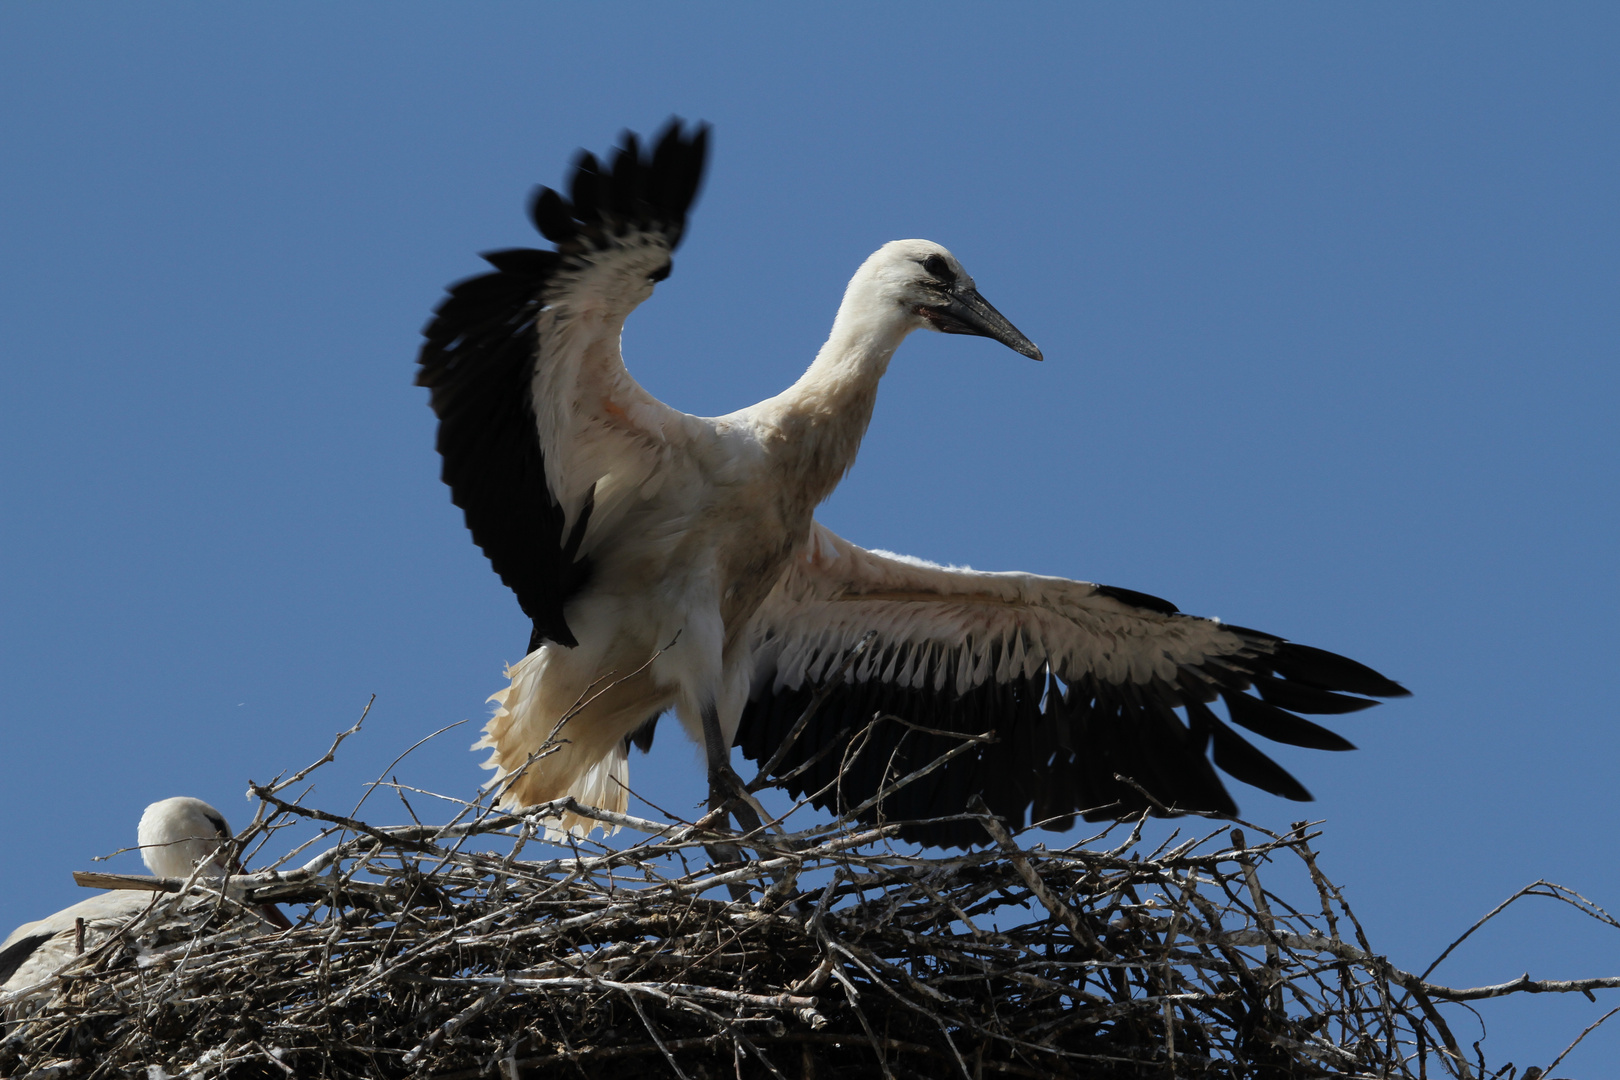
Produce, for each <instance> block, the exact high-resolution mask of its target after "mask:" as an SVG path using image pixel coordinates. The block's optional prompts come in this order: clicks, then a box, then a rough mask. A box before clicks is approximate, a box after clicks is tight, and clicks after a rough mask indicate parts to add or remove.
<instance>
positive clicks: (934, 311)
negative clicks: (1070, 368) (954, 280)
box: [919, 285, 1042, 360]
mask: <svg viewBox="0 0 1620 1080" xmlns="http://www.w3.org/2000/svg"><path fill="white" fill-rule="evenodd" d="M919 310H920V312H921V314H922V316H923V318H925V319H927V320H928V321H929V322H930V323H932V324H933V326H934V329H936V330H942V331H944V332H945V333H947V334H972V335H974V336H975V337H987V338H993V339H995V340H996V341H999V342H1001V343H1002V344H1003V345H1005V346H1007V348H1009V349H1011V350H1012V351H1013V352H1015V353H1021V354H1023V355H1024V356H1027V357H1029V358H1030V359H1031V360H1040V359H1042V357H1041V350H1040V349H1037V348H1036V347H1035V343H1034V342H1033V341H1031V340H1029V338H1027V337H1025V336H1024V335H1023V334H1021V333H1019V332H1018V327H1016V326H1014V325H1013V324H1012V323H1010V322H1008V321H1007V317H1006V316H1005V315H1003V314H1002V313H1001V312H999V311H997V310H996V309H995V308H994V307H993V306H991V304H990V301H988V300H986V299H985V298H984V297H982V296H980V295H979V290H977V289H975V288H974V287H973V286H971V285H959V286H958V287H957V288H956V289H953V290H952V291H951V300H950V303H949V304H947V305H945V306H944V307H925V308H921V309H919Z"/></svg>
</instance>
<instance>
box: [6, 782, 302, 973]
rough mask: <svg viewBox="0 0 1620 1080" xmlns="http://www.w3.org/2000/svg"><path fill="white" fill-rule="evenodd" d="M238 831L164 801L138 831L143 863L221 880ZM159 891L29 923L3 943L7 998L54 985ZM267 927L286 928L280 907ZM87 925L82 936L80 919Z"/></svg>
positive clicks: (193, 802) (265, 911) (166, 872)
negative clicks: (85, 951)
mask: <svg viewBox="0 0 1620 1080" xmlns="http://www.w3.org/2000/svg"><path fill="white" fill-rule="evenodd" d="M233 835H235V834H233V833H232V832H231V827H230V826H229V825H227V824H226V823H225V818H224V816H223V815H222V814H220V812H219V811H218V810H215V809H214V808H213V807H212V806H209V805H208V804H207V803H205V802H203V801H202V800H201V799H192V798H186V797H183V796H182V797H177V798H173V799H163V800H161V801H159V802H155V803H153V804H152V805H151V806H148V807H147V808H146V812H145V813H143V814H142V815H141V823H140V825H139V826H138V827H137V829H136V842H137V843H138V844H140V848H141V859H142V860H143V861H144V862H145V863H146V868H147V869H148V870H150V871H151V872H152V873H153V874H155V875H157V876H158V877H163V878H182V879H184V878H189V877H191V876H192V874H193V873H197V875H198V877H200V878H209V879H212V878H221V877H224V876H225V875H226V874H227V873H230V872H231V871H232V870H233V868H234V867H233V865H232V863H231V858H230V846H229V845H230V842H231V838H232V836H233ZM154 899H155V897H154V896H153V894H152V893H149V892H142V891H127V890H118V891H115V892H104V893H97V894H96V895H94V896H92V897H90V898H89V899H88V900H81V901H79V902H78V903H77V904H74V905H73V906H72V907H67V908H63V909H62V910H61V911H58V912H57V913H56V914H54V915H48V916H46V917H45V918H43V919H39V920H36V921H35V922H29V923H23V924H22V925H21V926H19V927H17V929H15V930H13V931H12V932H11V935H10V936H9V937H7V938H6V940H5V941H4V942H3V943H0V998H4V997H5V996H6V995H9V994H14V993H17V992H19V991H23V990H27V989H29V988H31V987H36V986H38V985H39V984H41V983H45V982H47V980H49V979H50V978H51V976H53V975H55V974H56V973H57V972H58V971H60V970H61V969H62V968H63V967H65V966H66V965H67V964H69V963H70V962H72V960H73V958H74V957H75V956H76V955H78V953H79V950H80V949H81V948H83V949H89V948H93V947H94V946H96V945H97V944H99V943H100V942H102V941H103V940H105V939H106V938H107V937H109V936H110V935H112V934H115V933H117V932H118V931H120V930H122V929H123V928H124V927H125V926H127V925H129V923H130V922H131V921H133V920H134V919H135V918H137V917H138V916H140V915H141V914H143V913H144V912H145V911H146V910H147V909H148V908H150V907H151V906H152V902H153V900H154ZM259 912H260V914H261V915H262V916H263V917H264V918H265V919H266V921H267V922H270V923H273V924H275V925H277V926H280V927H283V928H285V927H287V926H290V925H291V924H290V923H288V922H287V918H286V916H284V915H282V914H281V912H280V910H279V909H277V908H275V907H274V906H270V905H266V906H265V907H263V908H260V909H259ZM81 919H82V920H84V930H83V933H82V936H81V933H80V930H79V920H81Z"/></svg>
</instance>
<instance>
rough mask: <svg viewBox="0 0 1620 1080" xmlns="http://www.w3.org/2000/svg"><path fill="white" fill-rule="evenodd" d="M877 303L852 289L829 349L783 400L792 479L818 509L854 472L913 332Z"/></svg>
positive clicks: (898, 310)
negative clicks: (880, 394)
mask: <svg viewBox="0 0 1620 1080" xmlns="http://www.w3.org/2000/svg"><path fill="white" fill-rule="evenodd" d="M875 300H877V298H874V297H872V296H870V295H865V296H863V295H860V290H858V289H857V288H855V284H854V283H852V284H851V289H850V291H849V292H848V293H846V294H845V296H844V302H843V304H842V305H840V307H839V309H838V317H837V318H836V319H834V320H833V326H832V332H831V333H830V334H829V335H828V336H827V343H826V344H825V345H823V346H822V347H821V351H820V352H818V353H817V354H816V358H815V360H814V361H813V362H812V363H811V365H810V367H809V368H808V369H806V371H805V373H804V374H803V375H802V376H800V377H799V380H798V381H797V382H795V383H794V384H793V385H792V386H791V387H789V388H788V389H787V390H786V391H785V392H784V393H783V394H782V395H781V398H780V399H779V400H780V402H781V404H782V405H783V406H785V408H784V409H783V416H782V418H781V421H782V427H783V434H784V436H785V437H786V441H787V449H788V455H787V456H788V460H789V462H790V463H791V466H790V467H791V470H792V471H793V472H795V473H796V474H797V476H796V477H795V478H794V479H795V480H796V481H797V482H798V483H799V484H801V485H802V488H801V490H803V491H804V492H805V493H806V494H807V495H809V496H810V497H811V498H812V499H813V500H814V503H820V502H821V501H822V500H823V499H825V498H826V497H827V496H828V495H830V494H832V490H833V488H834V487H836V486H837V485H838V481H839V480H841V479H842V478H843V475H844V473H846V472H848V471H849V468H850V466H851V465H853V464H855V455H856V452H857V451H858V450H859V449H860V446H861V438H862V437H863V436H864V435H865V434H866V428H867V425H868V424H870V423H871V421H872V409H873V407H874V406H875V405H876V404H877V388H878V381H879V380H880V379H882V378H883V373H884V372H885V371H887V370H888V367H889V359H890V358H891V357H892V356H894V350H895V349H897V348H898V347H899V346H900V342H902V341H904V340H905V337H906V335H907V334H908V333H910V332H911V330H912V329H913V325H912V323H911V320H910V319H909V318H908V317H907V315H906V312H905V309H904V308H902V307H900V306H899V305H898V304H892V303H890V304H884V303H881V302H874V301H875Z"/></svg>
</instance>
